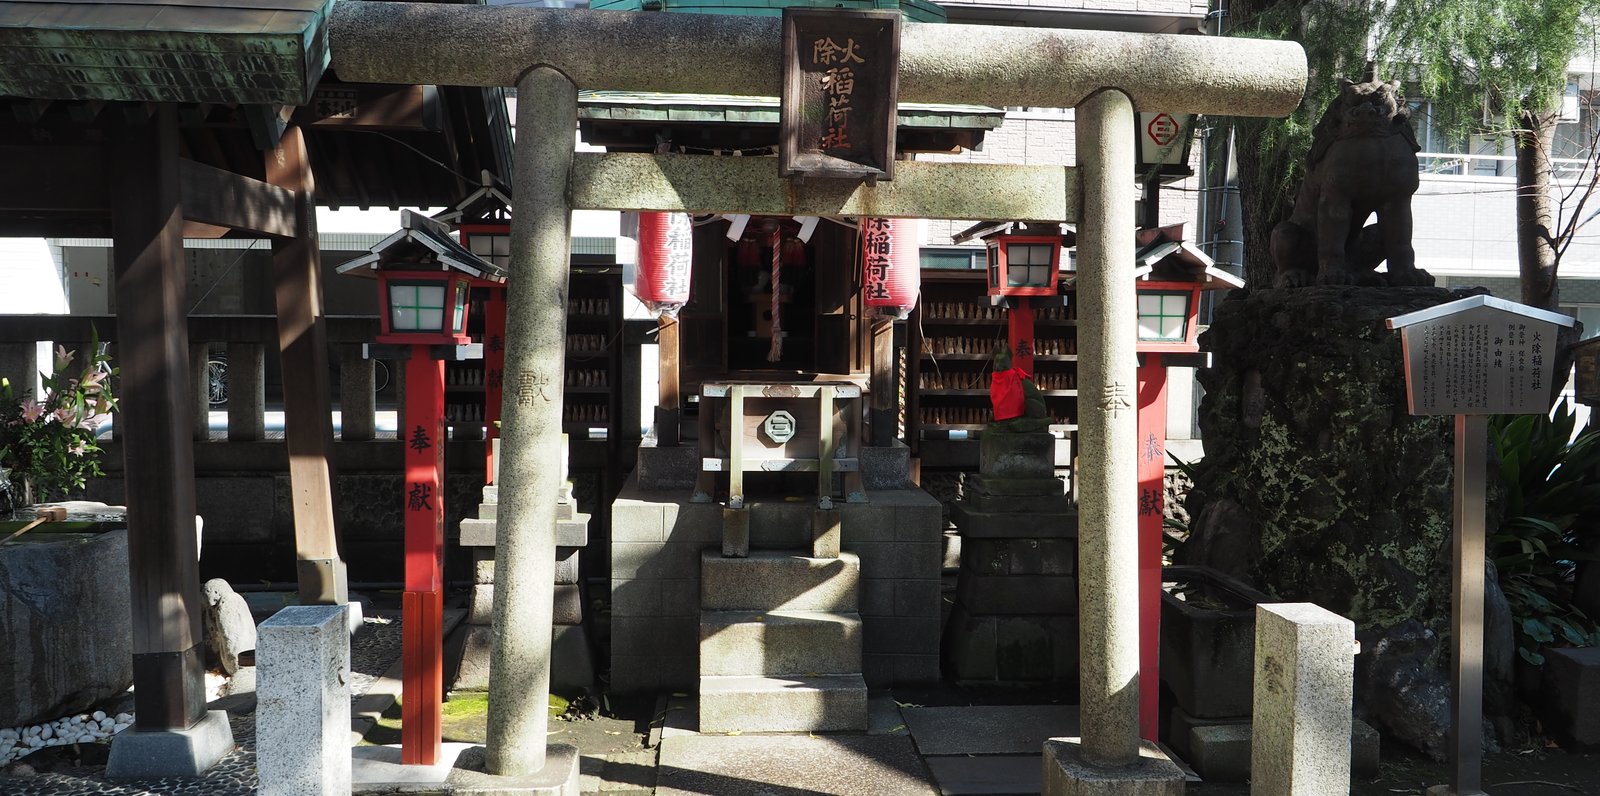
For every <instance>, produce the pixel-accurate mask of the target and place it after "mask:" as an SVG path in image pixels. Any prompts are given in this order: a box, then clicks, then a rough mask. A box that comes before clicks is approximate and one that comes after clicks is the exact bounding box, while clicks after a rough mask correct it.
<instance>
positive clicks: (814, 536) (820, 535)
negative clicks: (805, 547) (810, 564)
mask: <svg viewBox="0 0 1600 796" xmlns="http://www.w3.org/2000/svg"><path fill="white" fill-rule="evenodd" d="M843 516H844V512H842V511H840V510H839V509H827V510H824V509H815V510H813V511H812V513H811V557H812V558H838V557H839V541H840V537H841V536H842V530H843V529H842V527H841V524H840V521H841V518H842V517H843Z"/></svg>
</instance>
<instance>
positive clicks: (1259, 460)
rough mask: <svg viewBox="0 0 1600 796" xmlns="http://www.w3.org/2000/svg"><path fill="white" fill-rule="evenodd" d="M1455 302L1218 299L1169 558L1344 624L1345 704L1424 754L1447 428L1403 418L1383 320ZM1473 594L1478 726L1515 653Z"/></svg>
mask: <svg viewBox="0 0 1600 796" xmlns="http://www.w3.org/2000/svg"><path fill="white" fill-rule="evenodd" d="M1460 297H1461V294H1458V293H1453V292H1451V291H1449V290H1444V289H1440V288H1423V287H1411V288H1395V287H1389V288H1362V287H1332V286H1328V287H1310V288H1302V289H1297V290H1257V291H1254V292H1252V293H1250V294H1248V295H1247V296H1244V297H1243V298H1235V299H1232V300H1229V301H1226V302H1223V303H1222V304H1221V305H1220V306H1219V307H1218V309H1217V316H1216V319H1215V320H1214V322H1213V323H1212V325H1211V327H1210V329H1209V330H1208V331H1207V332H1205V333H1204V334H1202V335H1201V336H1200V344H1201V346H1202V348H1204V349H1206V350H1208V351H1210V352H1212V353H1213V355H1214V358H1213V362H1214V364H1213V366H1212V367H1211V368H1209V369H1207V370H1203V371H1201V372H1200V373H1199V379H1200V382H1201V384H1202V385H1203V386H1204V387H1205V389H1206V395H1205V398H1204V400H1203V401H1202V402H1201V406H1200V427H1201V430H1202V431H1203V438H1204V440H1205V449H1206V455H1205V458H1204V459H1203V460H1201V461H1200V462H1199V463H1198V465H1197V467H1196V469H1195V484H1194V487H1193V489H1192V490H1191V491H1190V493H1189V500H1188V507H1189V512H1190V515H1191V517H1192V518H1193V522H1192V524H1191V536H1190V538H1189V540H1188V542H1187V543H1186V544H1185V545H1183V547H1182V548H1181V549H1180V551H1179V563H1186V564H1201V565H1206V566H1211V567H1215V568H1216V569H1219V570H1222V571H1224V572H1226V573H1228V574H1230V575H1233V576H1235V577H1239V578H1241V579H1243V580H1246V581H1248V582H1251V583H1252V584H1253V585H1254V586H1256V587H1257V588H1260V589H1261V590H1262V591H1265V592H1267V593H1269V594H1271V595H1273V596H1274V597H1276V598H1278V599H1280V600H1285V601H1295V602H1313V603H1316V604H1318V605H1321V606H1323V607H1325V608H1327V609H1328V610H1330V611H1333V612H1335V613H1337V614H1340V615H1342V616H1347V617H1349V618H1350V619H1352V620H1353V621H1354V622H1355V623H1356V627H1357V631H1358V637H1359V638H1360V639H1361V641H1362V648H1363V649H1364V650H1365V652H1364V653H1363V654H1362V656H1361V657H1360V659H1359V660H1358V661H1357V669H1356V703H1357V704H1358V705H1359V706H1361V708H1362V709H1363V714H1364V715H1368V716H1371V717H1372V718H1373V719H1374V720H1375V721H1374V723H1375V724H1377V725H1378V726H1379V727H1380V729H1382V730H1384V731H1385V735H1387V736H1389V737H1392V738H1396V739H1398V740H1403V741H1405V742H1407V743H1408V744H1411V745H1413V746H1415V747H1416V748H1419V749H1421V750H1423V751H1425V752H1428V753H1430V754H1432V755H1434V756H1436V757H1442V755H1443V754H1444V752H1445V749H1446V734H1447V729H1448V726H1449V694H1450V680H1449V676H1448V674H1447V672H1446V670H1445V666H1446V665H1447V664H1448V660H1449V645H1448V644H1447V643H1445V640H1446V639H1447V637H1448V629H1449V624H1450V621H1449V620H1450V574H1449V570H1448V564H1449V556H1448V553H1447V551H1448V550H1449V539H1450V532H1451V531H1450V529H1451V511H1452V503H1451V482H1452V472H1453V470H1452V467H1453V460H1454V452H1453V435H1452V433H1451V420H1450V418H1449V417H1413V416H1411V415H1410V414H1409V412H1408V410H1407V407H1406V398H1405V385H1404V378H1403V375H1402V361H1401V350H1400V337H1399V335H1396V334H1394V333H1393V332H1390V331H1388V330H1386V329H1385V327H1384V320H1385V319H1386V318H1391V317H1394V316H1397V315H1402V314H1404V313H1407V312H1412V311H1415V310H1420V309H1425V308H1427V307H1432V306H1435V305H1438V304H1442V303H1445V302H1447V301H1451V300H1454V299H1457V298H1460ZM1490 532H1491V533H1493V526H1492V525H1491V529H1490ZM1488 586H1489V590H1490V592H1491V593H1490V594H1489V595H1488V596H1489V599H1488V604H1489V609H1488V612H1487V614H1486V619H1487V621H1486V633H1485V648H1486V653H1487V654H1486V661H1489V662H1490V663H1489V664H1488V670H1487V671H1486V672H1485V674H1486V677H1485V681H1486V705H1485V712H1486V714H1487V715H1490V716H1492V715H1494V714H1495V711H1496V707H1495V706H1496V700H1497V699H1501V698H1504V696H1509V694H1510V683H1509V676H1510V671H1509V662H1507V663H1506V666H1505V669H1506V671H1504V672H1500V671H1497V668H1499V667H1498V665H1497V664H1495V663H1493V661H1496V660H1500V661H1507V658H1506V654H1511V655H1513V656H1514V649H1515V647H1514V646H1511V645H1512V644H1513V639H1512V638H1511V635H1510V633H1511V625H1510V623H1509V616H1506V615H1504V614H1505V611H1506V609H1505V602H1504V600H1503V598H1502V597H1501V596H1500V595H1499V591H1498V587H1497V586H1496V585H1495V582H1494V581H1493V580H1492V579H1491V580H1490V581H1489V583H1488ZM1497 649H1501V650H1503V653H1506V654H1498V655H1497V653H1496V650H1497ZM1497 683H1499V684H1498V685H1497ZM1497 693H1499V694H1502V695H1503V696H1497ZM1502 704H1503V703H1502Z"/></svg>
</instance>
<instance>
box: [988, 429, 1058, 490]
mask: <svg viewBox="0 0 1600 796" xmlns="http://www.w3.org/2000/svg"><path fill="white" fill-rule="evenodd" d="M1055 461H1056V438H1055V437H1054V436H1052V435H1051V434H1050V432H1048V431H1032V432H1026V433H1021V434H1017V433H1007V432H1000V431H994V430H988V431H985V432H984V433H983V438H982V439H981V440H979V442H978V472H980V473H982V474H983V475H985V476H987V477H989V478H1054V477H1055V474H1056V467H1055Z"/></svg>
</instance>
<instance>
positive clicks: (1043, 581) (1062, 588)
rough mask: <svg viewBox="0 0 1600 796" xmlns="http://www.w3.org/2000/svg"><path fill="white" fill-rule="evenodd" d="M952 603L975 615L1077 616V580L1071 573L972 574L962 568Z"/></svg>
mask: <svg viewBox="0 0 1600 796" xmlns="http://www.w3.org/2000/svg"><path fill="white" fill-rule="evenodd" d="M956 603H957V604H958V605H961V606H963V607H965V608H966V609H967V611H969V612H971V613H973V614H976V615H979V616H989V615H1006V616H1077V615H1078V579H1077V578H1075V577H1073V576H1071V575H974V574H972V573H971V572H969V571H967V570H966V569H963V570H962V571H961V574H960V576H959V579H958V580H957V581H956Z"/></svg>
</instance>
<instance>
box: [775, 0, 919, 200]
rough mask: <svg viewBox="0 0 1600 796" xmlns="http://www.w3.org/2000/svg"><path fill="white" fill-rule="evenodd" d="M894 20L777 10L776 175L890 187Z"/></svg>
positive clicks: (892, 15) (896, 69)
mask: <svg viewBox="0 0 1600 796" xmlns="http://www.w3.org/2000/svg"><path fill="white" fill-rule="evenodd" d="M899 85H900V12H898V11H847V10H842V9H835V8H828V9H795V8H785V9H784V10H783V100H782V107H781V109H780V115H779V120H780V124H781V125H782V130H781V137H780V142H781V145H780V146H779V147H778V170H779V173H780V174H782V175H783V176H785V177H794V176H811V177H845V178H855V179H870V180H880V179H881V180H891V179H894V154H895V146H894V138H895V121H896V97H897V96H898V94H899Z"/></svg>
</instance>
